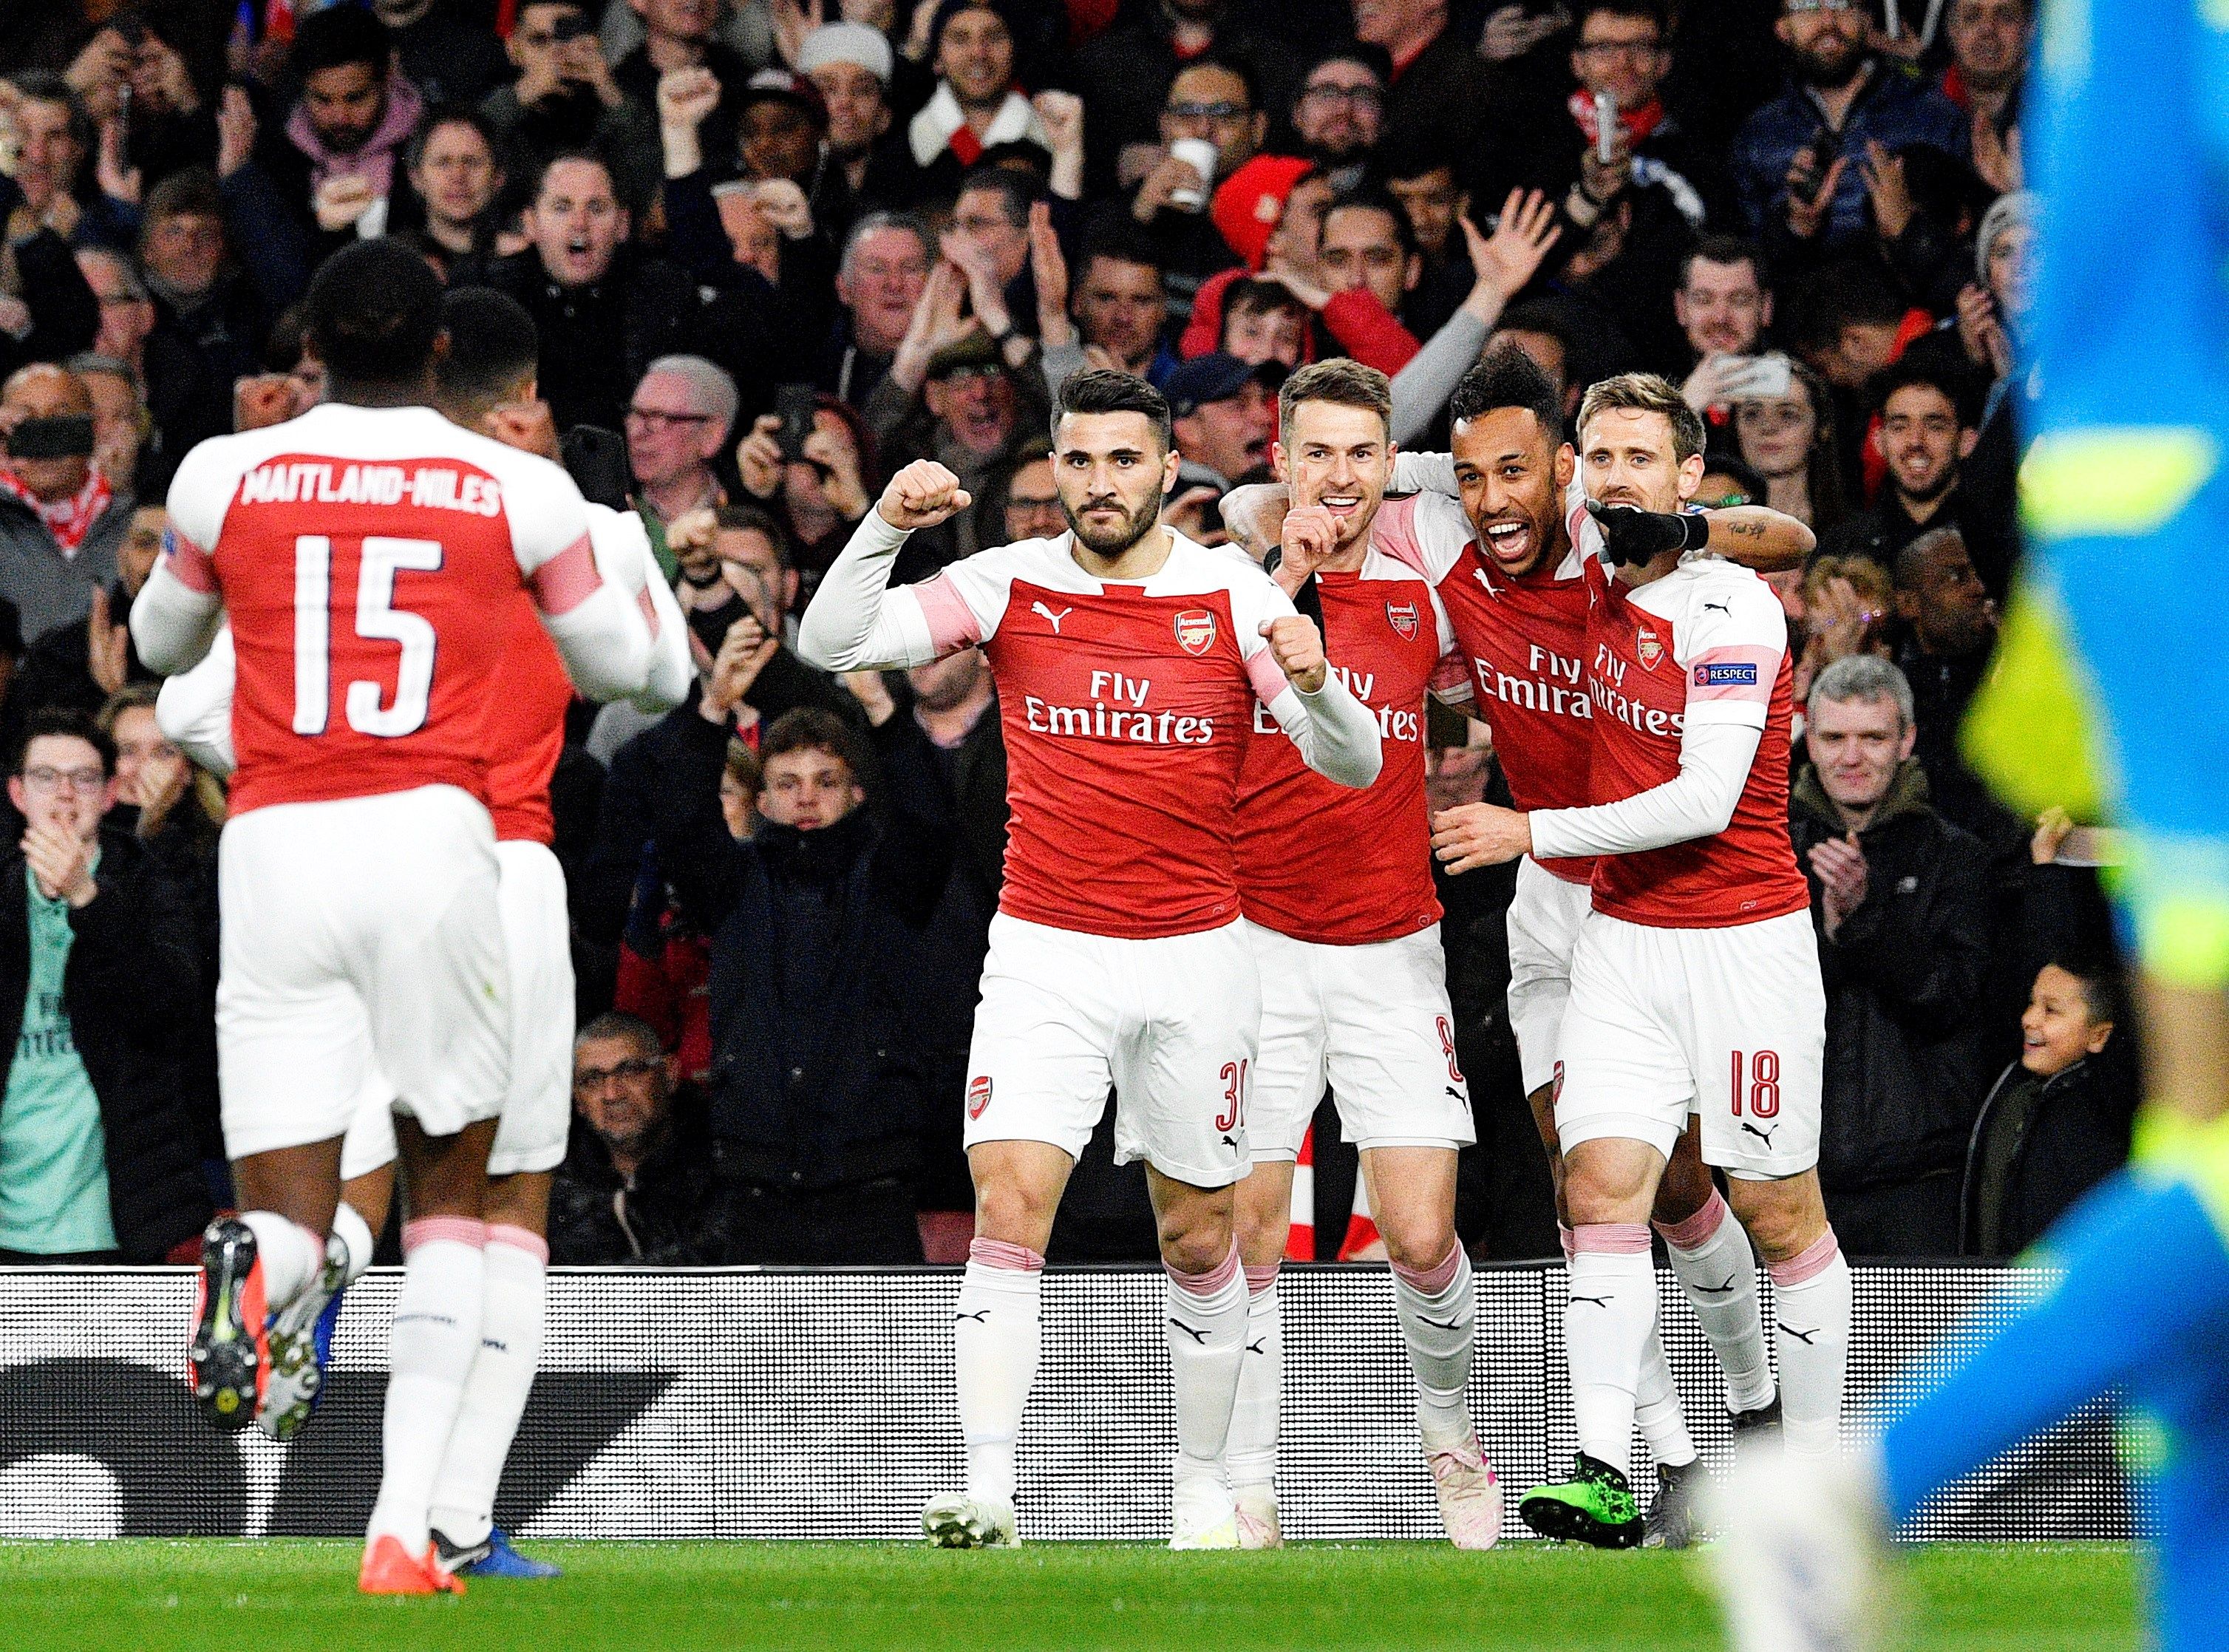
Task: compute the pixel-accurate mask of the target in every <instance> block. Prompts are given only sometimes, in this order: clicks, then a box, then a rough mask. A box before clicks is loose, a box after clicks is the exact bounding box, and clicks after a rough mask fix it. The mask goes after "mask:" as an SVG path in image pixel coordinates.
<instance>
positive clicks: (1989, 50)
mask: <svg viewBox="0 0 2229 1652" xmlns="http://www.w3.org/2000/svg"><path fill="white" fill-rule="evenodd" d="M2027 30H2028V16H2027V6H2026V5H2025V4H2024V3H2022V0H1950V10H1948V11H1946V12H1945V13H1944V14H1943V33H1944V34H1945V35H1948V36H1949V37H1950V61H1952V62H1954V63H1956V64H1957V66H1958V73H1959V74H1960V75H1961V76H1962V77H1963V78H1964V80H1965V82H1966V84H1967V85H1968V86H1969V87H1973V88H1975V90H1977V91H1982V92H2000V91H2002V90H2003V89H2004V88H2006V87H2009V86H2010V85H2011V84H2012V83H2013V82H2014V80H2018V79H2019V78H2020V70H2021V68H2022V67H2025V66H2026V64H2027Z"/></svg>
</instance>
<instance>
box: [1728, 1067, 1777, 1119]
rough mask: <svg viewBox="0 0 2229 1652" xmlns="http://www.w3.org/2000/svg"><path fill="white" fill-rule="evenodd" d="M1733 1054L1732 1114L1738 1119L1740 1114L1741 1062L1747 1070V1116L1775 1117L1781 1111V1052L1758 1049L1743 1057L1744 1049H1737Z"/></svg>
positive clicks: (1742, 1073) (1741, 1090)
mask: <svg viewBox="0 0 2229 1652" xmlns="http://www.w3.org/2000/svg"><path fill="white" fill-rule="evenodd" d="M1732 1054H1733V1073H1732V1079H1733V1087H1732V1090H1731V1095H1732V1096H1733V1098H1734V1116H1735V1117H1736V1118H1739V1117H1740V1116H1741V1115H1742V1102H1743V1093H1742V1092H1743V1080H1744V1071H1743V1068H1744V1064H1746V1065H1747V1069H1748V1071H1747V1075H1746V1076H1747V1079H1748V1102H1749V1111H1750V1116H1751V1117H1752V1118H1760V1119H1769V1118H1772V1117H1774V1116H1776V1115H1777V1114H1778V1113H1779V1111H1780V1052H1779V1051H1776V1050H1760V1051H1757V1053H1756V1054H1754V1055H1749V1056H1744V1052H1743V1051H1739V1050H1737V1051H1733V1052H1732Z"/></svg>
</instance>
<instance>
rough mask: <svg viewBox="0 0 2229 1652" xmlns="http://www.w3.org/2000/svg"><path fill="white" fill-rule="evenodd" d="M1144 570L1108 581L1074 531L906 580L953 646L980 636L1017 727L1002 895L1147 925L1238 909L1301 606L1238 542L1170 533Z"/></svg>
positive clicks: (1212, 918)
mask: <svg viewBox="0 0 2229 1652" xmlns="http://www.w3.org/2000/svg"><path fill="white" fill-rule="evenodd" d="M1170 539H1171V541H1172V543H1171V547H1170V550H1169V558H1168V561H1167V562H1166V563H1165V564H1164V565H1163V566H1162V568H1161V569H1160V571H1159V572H1158V573H1156V574H1155V575H1153V577H1152V578H1150V579H1148V580H1146V581H1144V582H1142V583H1132V584H1113V583H1106V584H1102V582H1100V581H1098V580H1096V579H1094V578H1093V577H1092V576H1091V575H1089V574H1087V573H1085V572H1084V571H1083V569H1081V568H1079V567H1078V566H1077V565H1076V559H1075V558H1074V557H1073V556H1070V553H1069V547H1068V537H1067V536H1066V535H1064V534H1063V536H1061V537H1059V538H1057V539H1026V540H1024V541H1022V542H1021V543H1018V544H1012V545H1004V546H1000V547H999V548H997V549H995V550H986V551H981V552H979V553H978V554H977V555H975V556H970V557H967V558H966V559H964V560H962V561H960V562H955V563H954V564H953V565H952V566H951V567H949V568H947V569H945V570H944V571H943V572H942V573H941V574H939V575H937V576H936V577H935V578H934V579H931V580H928V581H925V582H922V583H921V584H918V585H912V586H908V587H905V588H903V591H902V592H893V593H892V594H891V595H893V596H894V597H896V596H899V595H903V593H905V592H909V593H911V595H913V596H914V597H915V599H916V600H918V601H919V602H920V605H921V612H922V617H923V618H924V619H925V620H927V621H928V632H929V637H930V640H931V641H932V642H933V644H934V646H935V650H936V652H938V653H947V652H951V651H952V650H954V649H957V648H962V647H965V646H967V645H968V644H970V643H975V642H980V643H981V644H982V646H983V652H984V653H985V655H986V657H987V658H988V659H989V660H990V662H991V670H992V675H993V677H994V678H995V680H996V682H997V684H998V689H999V719H1000V722H1001V725H1002V727H1003V730H1004V732H1005V742H1006V774H1007V799H1008V802H1009V805H1010V807H1011V819H1010V820H1009V823H1008V826H1007V829H1006V865H1005V886H1004V888H1003V889H1002V890H1001V891H1000V893H999V910H1001V911H1003V912H1006V913H1009V914H1011V915H1012V916H1015V917H1018V918H1022V919H1025V920H1026V921H1027V922H1031V923H1043V924H1046V925H1049V926H1050V927H1052V928H1054V929H1076V930H1081V931H1083V932H1085V933H1087V934H1092V935H1120V936H1134V937H1153V936H1160V935H1189V934H1192V933H1194V932H1196V931H1198V930H1202V929H1215V928H1217V927H1219V926H1221V925H1223V924H1225V923H1229V922H1233V921H1234V920H1235V919H1236V918H1237V916H1238V911H1239V903H1238V883H1237V857H1236V851H1235V847H1234V840H1235V839H1236V836H1237V820H1236V813H1237V796H1238V769H1239V762H1240V760H1241V758H1242V756H1243V754H1244V751H1245V747H1246V742H1247V740H1248V738H1249V732H1250V730H1251V727H1252V723H1253V716H1254V707H1255V704H1256V701H1257V699H1258V700H1259V701H1260V702H1261V703H1262V704H1269V702H1272V701H1274V700H1275V699H1276V698H1277V697H1279V696H1280V695H1282V694H1285V693H1288V692H1291V691H1292V689H1291V685H1289V684H1288V683H1287V681H1286V680H1285V676H1284V673H1283V672H1282V671H1280V670H1279V669H1278V666H1277V664H1276V661H1275V659H1272V658H1271V657H1270V654H1269V646H1268V644H1267V643H1266V642H1265V641H1264V640H1262V636H1261V634H1260V633H1261V627H1262V625H1263V623H1264V622H1265V621H1267V620H1270V619H1273V618H1276V617H1278V616H1281V615H1284V614H1291V613H1292V612H1293V607H1292V604H1291V603H1290V602H1288V601H1287V600H1286V598H1285V594H1284V593H1283V592H1282V591H1280V590H1279V589H1278V588H1276V586H1275V585H1274V584H1272V583H1271V582H1270V580H1269V575H1266V574H1264V573H1262V571H1261V570H1260V569H1257V568H1255V567H1253V566H1252V565H1251V564H1250V563H1249V562H1247V561H1246V560H1245V559H1244V558H1243V556H1236V555H1234V554H1233V553H1231V552H1230V551H1227V550H1210V549H1208V548H1207V547H1205V546H1203V545H1199V544H1197V543H1193V542H1192V541H1191V540H1189V539H1186V538H1185V537H1183V536H1182V535H1180V534H1174V533H1172V534H1171V535H1170Z"/></svg>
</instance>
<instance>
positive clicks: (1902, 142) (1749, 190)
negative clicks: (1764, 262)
mask: <svg viewBox="0 0 2229 1652" xmlns="http://www.w3.org/2000/svg"><path fill="white" fill-rule="evenodd" d="M1871 24H1872V14H1871V13H1870V12H1869V11H1868V10H1866V8H1865V7H1864V6H1862V5H1860V4H1859V3H1857V0H1782V4H1781V11H1780V21H1779V22H1777V23H1776V24H1775V25H1774V33H1776V35H1779V37H1780V43H1781V44H1782V45H1783V47H1785V48H1787V50H1788V57H1789V86H1788V87H1787V89H1786V90H1785V91H1783V93H1781V94H1780V96H1778V97H1777V98H1776V99H1774V100H1772V101H1771V102H1770V103H1768V104H1766V105H1765V106H1764V107H1763V108H1762V109H1760V110H1758V111H1757V112H1756V113H1755V114H1753V115H1751V116H1750V118H1749V119H1748V120H1747V121H1746V122H1745V123H1744V125H1743V126H1742V129H1741V132H1740V134H1739V136H1738V137H1737V138H1735V139H1734V147H1733V157H1732V164H1733V172H1734V184H1735V187H1736V189H1737V190H1738V192H1739V195H1740V200H1741V211H1742V217H1743V220H1744V223H1745V225H1746V227H1747V230H1748V233H1749V234H1750V235H1764V236H1767V237H1768V238H1769V240H1770V242H1771V243H1772V244H1771V245H1768V247H1766V252H1767V254H1768V255H1769V256H1770V255H1772V254H1774V253H1775V250H1776V248H1777V249H1778V251H1779V252H1781V253H1783V254H1784V253H1786V252H1788V251H1791V250H1793V247H1792V246H1791V245H1790V243H1791V242H1793V243H1799V244H1800V243H1802V242H1813V243H1818V242H1821V241H1823V242H1825V243H1827V244H1829V245H1832V244H1834V243H1838V242H1841V241H1847V240H1849V239H1850V238H1851V237H1853V236H1854V235H1861V234H1864V233H1865V232H1866V229H1867V228H1868V223H1867V219H1866V190H1865V183H1864V181H1863V180H1862V179H1861V178H1860V176H1859V166H1858V163H1859V161H1860V160H1861V159H1863V158H1864V157H1865V155H1866V146H1867V145H1869V144H1879V145H1881V147H1882V148H1884V149H1886V150H1890V151H1896V150H1900V149H1903V148H1905V146H1906V145H1911V144H1932V145H1934V146H1935V147H1936V148H1937V149H1940V150H1943V151H1946V152H1947V153H1949V154H1951V155H1955V156H1956V157H1958V158H1959V159H1960V160H1964V159H1965V158H1966V157H1967V154H1968V152H1969V150H1970V149H1971V147H1972V137H1971V133H1970V132H1969V127H1968V122H1967V118H1966V116H1965V114H1964V113H1963V112H1962V111H1961V110H1960V109H1959V108H1958V106H1956V104H1953V103H1952V102H1950V100H1949V99H1947V98H1945V97H1944V96H1943V94H1942V93H1940V92H1937V91H1936V90H1935V89H1934V88H1933V87H1927V86H1923V85H1921V84H1920V83H1919V82H1917V81H1915V80H1908V79H1906V78H1905V76H1903V75H1901V74H1896V73H1894V72H1892V71H1891V70H1889V69H1887V68H1885V67H1883V65H1882V63H1881V61H1880V60H1879V57H1878V56H1876V55H1874V53H1873V51H1872V47H1871V45H1870V43H1869V42H1870V35H1871ZM1774 261H1775V262H1777V261H1779V260H1778V258H1777V257H1775V259H1774Z"/></svg>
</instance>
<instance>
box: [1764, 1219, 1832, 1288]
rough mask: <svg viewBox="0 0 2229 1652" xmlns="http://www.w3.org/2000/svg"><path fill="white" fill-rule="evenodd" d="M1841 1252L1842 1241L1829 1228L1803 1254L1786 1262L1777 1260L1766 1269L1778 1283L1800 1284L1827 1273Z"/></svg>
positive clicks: (1774, 1281)
mask: <svg viewBox="0 0 2229 1652" xmlns="http://www.w3.org/2000/svg"><path fill="white" fill-rule="evenodd" d="M1841 1254H1842V1244H1841V1241H1840V1240H1839V1239H1837V1238H1836V1237H1834V1229H1832V1228H1828V1230H1827V1231H1825V1232H1824V1233H1822V1234H1821V1235H1820V1236H1819V1237H1817V1238H1815V1239H1814V1240H1812V1241H1811V1243H1810V1244H1809V1245H1808V1247H1807V1248H1806V1249H1805V1250H1803V1252H1802V1254H1801V1255H1800V1256H1793V1257H1789V1258H1788V1260H1787V1261H1785V1262H1776V1263H1773V1264H1772V1265H1771V1266H1770V1267H1769V1268H1767V1269H1766V1270H1765V1271H1766V1272H1767V1273H1769V1274H1770V1275H1771V1276H1772V1282H1773V1283H1774V1284H1776V1285H1800V1284H1802V1282H1804V1281H1805V1280H1807V1279H1816V1278H1817V1277H1818V1276H1820V1275H1821V1274H1822V1273H1825V1272H1826V1271H1827V1270H1828V1266H1829V1265H1830V1264H1832V1263H1833V1262H1834V1258H1835V1257H1839V1256H1840V1255H1841Z"/></svg>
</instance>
